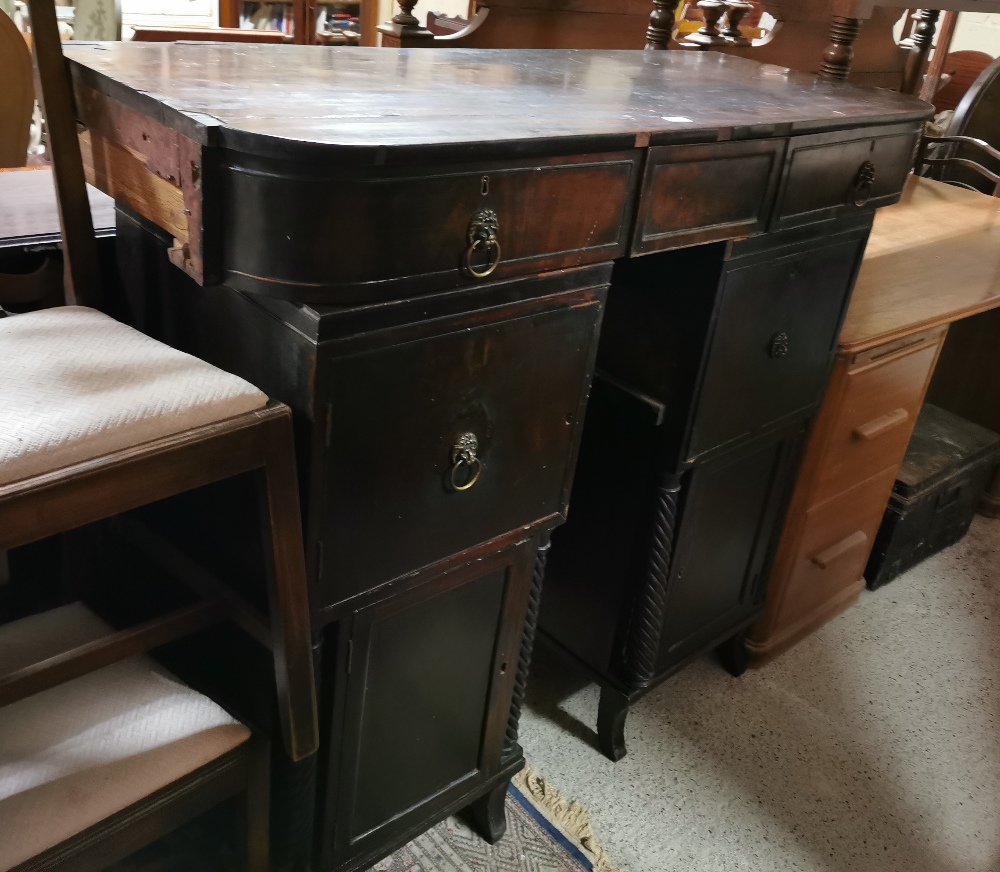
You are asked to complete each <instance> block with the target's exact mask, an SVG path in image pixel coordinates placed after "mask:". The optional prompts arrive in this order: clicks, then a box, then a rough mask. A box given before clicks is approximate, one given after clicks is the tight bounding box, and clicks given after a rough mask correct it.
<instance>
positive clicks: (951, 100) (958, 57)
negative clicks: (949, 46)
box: [933, 51, 993, 112]
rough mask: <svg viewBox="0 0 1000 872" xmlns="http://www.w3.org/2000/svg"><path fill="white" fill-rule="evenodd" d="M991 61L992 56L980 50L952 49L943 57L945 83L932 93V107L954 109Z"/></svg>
mask: <svg viewBox="0 0 1000 872" xmlns="http://www.w3.org/2000/svg"><path fill="white" fill-rule="evenodd" d="M992 62H993V57H992V56H991V55H988V54H986V52H982V51H953V52H949V53H948V56H947V57H946V58H945V59H944V67H943V71H944V74H945V75H947V76H949V77H950V78H949V79H948V82H947V84H945V85H943V86H942V87H941V88H939V89H938V91H937V93H936V94H935V95H934V100H933V102H934V108H935V109H936V110H937V111H938V112H945V111H947V110H948V109H956V108H957V107H958V104H959V103H961V102H962V98H963V97H965V95H966V94H967V93H968V92H969V89H970V88H971V87H972V86H973V84H974V83H975V82H976V80H977V79H978V78H979V75H980V73H982V71H983V70H985V69H986V68H987V67H988V66H989V65H990V64H991V63H992Z"/></svg>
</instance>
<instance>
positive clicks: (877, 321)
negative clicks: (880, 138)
mask: <svg viewBox="0 0 1000 872" xmlns="http://www.w3.org/2000/svg"><path fill="white" fill-rule="evenodd" d="M997 306H1000V199H997V198H995V197H988V196H986V195H985V194H979V193H976V192H975V191H967V190H965V189H964V188H959V187H956V186H954V185H946V184H943V183H941V182H935V181H932V180H930V179H920V178H916V177H911V178H910V180H909V182H908V183H907V187H906V190H905V191H904V193H903V198H902V200H900V202H899V203H897V204H896V205H895V206H889V207H887V208H885V209H881V210H880V211H879V213H878V215H877V216H876V218H875V226H874V228H873V229H872V234H871V239H870V240H869V242H868V248H867V250H866V251H865V257H864V261H863V263H862V265H861V272H860V274H859V276H858V282H857V285H856V287H855V289H854V296H853V297H852V298H851V304H850V307H849V308H848V310H847V318H846V320H845V321H844V327H843V330H842V331H841V334H840V348H841V351H843V352H846V353H852V354H853V353H855V352H858V351H862V350H864V349H867V348H872V347H874V346H876V345H881V344H882V343H884V342H887V341H890V340H892V339H897V338H901V337H904V336H906V335H908V334H910V333H915V332H917V331H919V330H924V329H926V328H928V327H935V326H938V325H941V324H949V323H951V322H952V321H957V320H958V319H959V318H965V317H968V316H969V315H974V314H976V313H977V312H983V311H986V310H987V309H992V308H995V307H997Z"/></svg>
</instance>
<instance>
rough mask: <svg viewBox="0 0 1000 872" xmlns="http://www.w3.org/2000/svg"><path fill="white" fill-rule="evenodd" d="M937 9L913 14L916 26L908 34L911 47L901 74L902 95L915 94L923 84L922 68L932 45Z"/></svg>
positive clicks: (918, 11)
mask: <svg viewBox="0 0 1000 872" xmlns="http://www.w3.org/2000/svg"><path fill="white" fill-rule="evenodd" d="M940 15H941V11H940V10H939V9H918V10H917V11H916V12H915V13H914V14H913V20H914V21H915V22H916V24H915V25H914V26H913V32H912V33H911V34H910V44H911V45H912V46H913V48H912V50H911V52H910V56H909V57H908V58H907V59H906V70H905V72H904V73H903V84H902V86H901V87H900V89H899V90H900V91H902V92H903V93H904V94H916V93H917V92H918V91H919V90H920V85H921V83H922V82H923V77H924V68H925V67H926V66H927V57H928V55H929V54H930V53H931V47H932V46H933V45H934V34H935V33H936V32H937V22H938V17H939V16H940Z"/></svg>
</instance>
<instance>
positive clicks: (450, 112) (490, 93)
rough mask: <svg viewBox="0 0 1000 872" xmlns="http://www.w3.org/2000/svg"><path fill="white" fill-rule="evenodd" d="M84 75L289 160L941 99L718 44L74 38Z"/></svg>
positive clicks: (626, 142) (158, 110) (856, 112)
mask: <svg viewBox="0 0 1000 872" xmlns="http://www.w3.org/2000/svg"><path fill="white" fill-rule="evenodd" d="M66 54H67V56H68V57H69V58H70V60H71V61H76V63H71V67H72V71H73V76H74V80H75V82H76V84H77V87H79V86H80V85H85V86H87V87H90V88H92V89H94V90H97V91H100V92H101V93H103V94H106V95H108V96H111V97H113V98H115V99H118V100H120V101H121V102H123V103H124V104H125V105H128V106H131V107H133V108H136V109H138V110H140V111H142V112H144V113H147V114H149V115H150V116H151V117H153V118H157V119H159V120H161V121H162V123H164V124H167V125H168V126H170V127H173V128H174V129H176V130H178V131H179V132H180V133H182V134H183V135H185V136H188V137H189V138H191V139H194V140H196V141H199V142H202V143H208V142H211V143H213V144H219V145H223V146H229V147H233V148H238V149H240V150H243V151H246V152H249V153H255V154H265V155H266V154H274V153H275V152H276V150H278V151H279V153H280V155H281V156H282V157H286V158H287V157H291V156H293V155H294V154H296V153H302V152H309V151H310V147H312V148H314V147H315V145H316V144H319V145H322V146H327V147H330V146H332V147H337V148H351V149H357V150H358V152H359V153H358V154H357V155H356V157H357V158H358V159H359V160H364V161H365V162H368V161H372V160H374V161H376V162H381V161H384V160H386V159H387V157H388V152H389V151H392V150H393V149H400V148H403V149H407V148H414V147H417V148H419V147H426V146H436V145H438V146H440V145H444V146H447V147H448V150H449V151H450V152H452V153H453V154H457V153H458V152H459V150H460V149H462V148H463V147H466V146H472V145H477V144H478V145H484V146H487V147H488V148H489V150H490V151H491V152H492V153H494V154H498V153H500V152H501V151H502V146H503V145H504V144H508V145H510V146H515V144H523V143H525V142H526V141H532V140H535V141H538V140H544V141H545V142H546V143H547V144H548V145H549V146H550V147H551V146H552V145H553V144H555V143H556V142H558V141H559V140H564V139H579V138H581V137H587V138H595V137H599V138H600V139H601V140H602V145H603V146H604V147H606V148H613V147H616V146H615V144H614V143H618V144H619V146H617V147H628V146H633V145H636V144H639V145H646V144H654V145H655V144H658V143H672V142H686V141H700V142H706V141H708V142H711V141H715V140H720V139H747V138H755V137H761V136H777V135H787V134H790V133H802V132H807V131H817V130H837V129H845V128H858V127H860V126H862V125H864V124H867V123H872V124H875V123H881V122H885V121H887V120H891V121H893V122H905V121H912V120H917V119H923V118H924V117H925V116H926V114H927V108H926V104H924V103H921V102H919V101H917V100H915V99H913V98H912V97H907V96H903V95H900V94H896V93H892V92H888V91H868V90H861V89H853V88H845V87H843V86H842V85H840V84H828V83H823V82H817V81H816V80H815V79H814V78H813V77H812V76H808V75H802V74H798V73H793V72H791V71H789V70H787V69H784V68H780V67H771V66H766V65H761V64H758V63H755V62H753V61H747V60H744V59H742V58H733V57H726V56H724V55H720V54H716V53H712V52H704V53H687V52H640V51H573V50H558V51H546V52H545V53H544V54H543V53H541V52H537V51H504V52H496V51H490V50H481V49H452V50H449V49H413V50H400V51H392V52H388V51H381V50H379V49H376V48H357V47H349V48H343V49H338V48H328V47H322V46H255V45H246V46H239V47H238V49H237V48H234V47H233V46H225V45H219V44H211V43H206V44H204V45H185V44H178V43H174V44H163V45H150V44H135V43H128V42H123V43H105V44H90V45H82V44H81V45H79V46H68V47H67V49H66Z"/></svg>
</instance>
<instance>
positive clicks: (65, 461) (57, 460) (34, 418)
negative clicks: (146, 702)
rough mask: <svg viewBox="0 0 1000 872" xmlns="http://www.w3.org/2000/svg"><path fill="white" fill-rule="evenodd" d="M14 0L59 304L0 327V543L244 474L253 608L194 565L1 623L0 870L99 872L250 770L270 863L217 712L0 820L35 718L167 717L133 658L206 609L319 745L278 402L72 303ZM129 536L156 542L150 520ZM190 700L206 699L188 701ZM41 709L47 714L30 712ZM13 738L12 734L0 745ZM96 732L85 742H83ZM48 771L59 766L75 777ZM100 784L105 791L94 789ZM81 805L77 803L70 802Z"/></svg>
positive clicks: (48, 58)
mask: <svg viewBox="0 0 1000 872" xmlns="http://www.w3.org/2000/svg"><path fill="white" fill-rule="evenodd" d="M31 6H32V8H31V14H32V24H33V29H34V46H35V52H36V62H37V68H38V71H39V80H40V82H41V88H42V96H43V100H44V103H45V108H46V114H47V118H48V122H49V133H50V145H51V149H52V156H53V170H54V175H55V180H56V188H57V192H58V200H59V206H60V215H61V223H62V228H63V243H64V254H65V259H66V266H67V270H66V272H67V290H68V294H69V296H70V299H71V301H72V302H74V303H75V304H76V305H71V306H63V307H58V308H54V309H45V310H42V311H37V312H32V313H29V314H23V315H14V316H11V317H3V318H0V357H2V359H3V361H4V374H3V379H2V380H0V409H2V414H3V427H2V428H0V551H3V550H7V549H10V548H15V547H17V546H21V545H24V544H27V543H30V542H33V541H36V540H39V539H42V538H45V537H49V536H53V535H55V534H58V533H64V532H67V531H71V530H74V529H75V528H78V527H80V526H83V525H86V524H90V523H93V522H95V521H99V520H102V519H107V518H110V517H112V516H116V515H119V514H121V513H123V512H127V511H129V510H131V509H134V508H137V507H139V506H143V505H147V504H150V503H153V502H156V501H158V500H162V499H164V498H167V497H170V496H173V495H176V494H179V493H183V492H186V491H190V490H193V489H195V488H198V487H200V486H202V485H206V484H210V483H213V482H218V481H220V480H223V479H225V478H227V477H231V476H236V475H241V474H244V473H249V474H251V475H253V476H254V477H255V478H256V480H257V482H258V484H259V491H260V495H261V502H262V507H261V518H262V531H263V543H264V560H265V571H266V583H267V596H268V601H269V603H268V604H269V614H268V616H265V615H263V614H262V613H261V612H260V611H258V610H257V609H256V608H255V607H254V606H253V605H251V604H250V603H248V602H247V601H246V600H244V599H243V598H242V597H240V596H238V595H237V594H236V593H235V592H233V591H232V590H230V589H229V588H226V587H225V586H223V585H222V584H221V583H217V582H215V581H214V580H213V579H212V578H211V577H210V576H208V575H207V573H204V572H198V571H194V570H191V571H189V572H187V574H186V575H185V576H184V577H183V578H182V580H183V581H186V582H187V583H188V584H189V585H190V586H191V587H192V589H193V590H195V591H196V592H197V593H198V594H199V596H198V598H197V599H196V601H195V602H194V603H193V604H190V605H186V606H182V607H180V608H178V609H176V610H174V611H171V612H170V613H168V614H166V615H161V616H158V617H154V618H151V619H149V620H146V621H144V622H143V623H140V624H138V625H136V626H131V627H128V628H126V629H120V630H115V629H112V628H111V627H109V626H107V625H104V624H102V623H101V622H100V621H96V619H95V618H94V616H92V615H90V614H88V613H86V612H83V613H81V612H80V610H79V608H78V607H75V606H71V607H70V612H69V613H66V612H65V611H58V612H55V613H51V612H50V613H47V614H42V615H38V616H32V617H31V618H28V619H25V620H28V621H29V622H35V623H33V624H30V625H25V624H23V623H21V622H16V623H13V624H11V623H8V624H6V625H3V627H0V664H2V667H0V669H2V672H0V718H6V720H0V746H2V747H3V751H2V753H0V833H2V836H0V859H3V858H6V860H7V861H9V864H12V866H11V865H8V866H6V867H5V866H4V865H3V863H2V862H0V868H14V869H17V870H19V872H20V870H29V869H30V870H36V869H37V870H41V869H65V870H69V869H74V870H77V869H98V868H103V867H104V866H105V865H106V864H107V863H109V862H112V860H113V859H114V858H115V857H117V856H121V855H122V853H123V852H124V853H128V852H130V851H131V850H134V849H135V848H136V847H138V846H140V845H142V844H146V843H148V842H151V841H153V840H154V839H156V838H158V837H159V836H160V835H161V834H163V833H164V832H166V831H168V830H169V829H171V828H173V827H175V826H177V825H178V824H179V823H181V822H183V821H184V820H185V819H186V818H188V817H191V816H193V815H195V814H198V813H200V812H201V811H202V810H204V809H205V808H207V807H209V806H211V805H213V804H215V803H217V802H218V801H219V800H220V799H222V798H224V797H225V796H228V795H232V794H233V793H235V792H238V791H240V790H245V789H246V787H247V785H248V783H250V779H251V778H253V779H255V782H256V788H255V789H254V790H252V791H251V792H250V794H248V806H249V807H250V808H251V811H252V813H253V814H252V817H253V820H252V822H251V826H250V837H249V838H250V843H251V852H250V853H251V858H252V862H251V868H252V869H253V870H254V872H257V870H261V872H262V870H263V869H264V868H266V861H267V856H266V855H267V846H266V824H265V823H264V821H265V820H266V817H267V814H266V808H264V806H265V799H266V788H261V787H260V782H261V779H262V778H263V777H264V775H263V771H262V770H263V768H264V764H263V762H261V761H262V760H263V759H264V754H263V752H262V751H261V748H260V746H259V744H257V743H255V742H254V740H252V739H251V738H249V735H250V734H249V731H248V730H247V729H246V728H245V727H243V726H242V725H239V724H236V723H235V722H234V721H233V720H232V719H231V718H228V717H225V716H224V713H222V712H221V710H219V709H218V707H215V708H214V709H212V710H211V712H210V714H211V717H208V718H207V720H206V721H199V722H198V723H196V724H194V726H193V727H191V729H190V730H189V732H190V733H191V734H192V735H196V736H197V737H198V738H197V741H192V742H185V741H181V740H180V738H183V737H180V738H176V737H175V739H171V738H170V737H169V736H170V734H169V731H168V733H167V738H164V736H163V734H162V733H156V731H153V732H154V733H156V735H155V737H154V739H153V740H150V741H149V742H146V743H143V742H142V741H140V740H139V739H136V740H135V741H133V742H132V743H131V745H128V746H127V747H129V748H131V750H132V751H134V752H135V753H132V754H130V755H128V761H125V763H126V764H127V765H125V764H123V765H118V764H119V763H123V761H121V760H113V761H111V763H110V764H109V765H108V766H105V765H104V764H105V763H107V762H108V761H106V760H104V759H103V757H101V756H100V755H101V754H102V749H103V748H106V747H107V746H109V744H110V745H119V744H121V743H122V742H123V739H122V736H121V735H120V734H119V733H118V732H113V733H112V734H110V735H104V736H103V738H102V737H101V736H100V735H98V734H97V733H95V732H93V731H91V732H89V733H88V734H87V735H86V736H83V737H81V745H80V747H77V748H75V751H74V753H72V754H70V755H69V756H71V757H75V758H81V757H84V758H85V757H86V755H88V754H97V755H98V759H97V761H96V763H97V764H98V765H95V767H94V768H93V769H92V770H88V771H87V772H82V773H66V772H63V771H62V769H61V768H60V766H58V765H53V766H50V767H48V769H49V770H51V771H52V772H54V774H55V775H57V776H59V779H58V780H57V781H55V782H51V783H52V789H51V790H48V791H46V790H44V789H42V790H41V793H42V794H46V793H47V794H48V795H49V798H50V800H51V802H50V803H48V804H45V803H43V810H45V809H47V810H48V811H49V812H51V814H53V815H55V818H59V819H60V820H61V819H62V818H67V817H70V818H71V823H72V825H71V826H70V827H69V829H68V830H67V828H66V827H65V826H62V825H60V826H58V827H57V826H55V825H54V824H53V825H51V826H50V825H48V824H47V823H46V821H47V820H48V818H46V817H44V815H43V816H42V817H39V815H40V814H42V811H39V810H37V809H36V811H35V812H32V813H30V814H29V815H28V818H27V820H28V821H29V823H32V826H30V827H29V826H28V825H27V824H25V825H24V827H21V828H20V829H17V828H15V829H12V828H10V827H6V826H4V825H3V820H4V818H3V816H2V815H3V814H6V815H8V818H7V819H8V820H21V819H22V818H19V817H18V814H21V812H18V811H17V808H18V807H19V806H20V805H21V803H28V802H32V801H36V800H37V795H38V794H39V790H40V788H39V786H38V785H36V784H33V783H32V782H31V780H30V778H28V776H27V775H26V774H25V773H28V774H29V775H30V773H31V772H32V771H34V770H37V769H38V767H37V766H34V767H33V765H32V764H34V763H36V762H37V761H38V760H39V759H42V760H48V761H49V762H50V763H51V762H52V761H53V760H54V759H55V758H56V757H58V755H57V754H53V752H52V750H51V749H52V747H53V743H58V742H59V741H60V740H61V739H64V738H65V737H64V736H60V735H59V734H58V732H57V733H51V731H50V738H51V740H52V741H51V742H46V741H45V740H44V739H45V736H44V735H39V727H38V725H39V724H45V723H46V722H47V720H51V722H52V723H55V724H63V725H65V726H66V728H67V730H69V731H70V732H71V733H72V728H73V727H74V726H76V725H78V724H79V722H80V719H81V718H85V717H86V713H87V712H88V711H90V712H92V711H93V710H94V708H95V707H96V708H98V709H104V708H107V707H109V706H110V707H111V708H114V707H115V706H116V705H118V703H116V702H114V700H112V699H111V696H109V694H111V693H112V690H114V691H115V692H116V693H119V695H120V696H121V700H120V702H121V705H122V706H124V707H126V708H127V707H128V705H130V704H131V703H130V701H134V700H135V699H136V698H137V695H138V696H142V695H143V694H145V695H146V696H148V697H149V698H150V704H151V705H153V706H154V707H156V706H160V707H166V708H170V710H171V711H173V708H172V707H171V706H167V704H166V702H164V700H163V699H162V698H161V697H162V696H164V695H165V696H167V697H169V698H170V699H174V698H175V697H176V696H177V695H178V694H181V695H183V693H182V691H181V690H178V689H177V687H178V686H177V685H176V683H171V684H170V686H169V692H168V693H165V694H158V692H156V691H155V687H154V689H153V690H150V689H149V688H150V686H151V685H154V686H159V688H160V690H163V687H162V685H163V682H170V679H169V678H166V677H164V676H163V675H162V674H161V673H159V672H157V670H156V669H155V667H154V666H153V665H152V664H151V662H150V661H147V660H143V659H140V660H135V659H134V658H135V657H136V655H141V654H143V653H144V652H146V651H148V650H150V649H153V648H155V647H158V646H160V645H163V644H165V643H167V642H169V641H172V640H175V639H179V638H181V637H182V636H185V635H187V634H190V633H193V632H196V631H198V630H201V629H204V628H206V627H209V626H211V625H212V624H214V623H216V622H218V621H221V620H227V619H232V620H234V621H236V622H237V623H238V624H239V625H240V626H242V627H243V628H244V629H245V630H247V632H249V633H250V634H251V635H252V636H253V637H254V638H255V639H257V640H258V641H259V642H261V643H262V644H264V645H266V646H268V647H269V648H270V649H271V651H272V655H273V663H274V673H275V679H276V684H277V688H278V694H279V700H278V713H279V718H280V723H281V728H282V733H283V736H284V742H285V746H286V748H287V751H288V754H289V755H290V756H291V757H292V758H293V759H294V760H300V759H302V758H303V757H305V756H307V755H309V754H311V753H313V752H314V751H315V750H316V747H317V744H318V726H317V717H316V700H315V686H314V680H313V668H312V644H311V634H310V625H309V617H310V616H309V607H308V601H307V591H306V578H305V566H304V558H303V550H302V536H301V523H300V519H299V505H298V493H297V486H296V478H295V465H294V455H293V448H292V434H291V417H290V412H289V410H288V409H287V407H285V406H283V405H281V404H279V403H274V402H269V401H268V399H267V397H266V396H265V395H264V394H262V393H261V392H260V391H258V390H257V389H256V388H254V387H253V386H252V385H250V384H248V383H247V382H245V381H243V380H242V379H239V378H237V377H235V376H232V375H230V374H228V373H225V372H222V371H221V370H218V369H216V368H215V367H212V366H210V365H209V364H206V363H204V362H202V361H199V360H197V359H195V358H192V357H190V356H188V355H185V354H182V353H180V352H178V351H175V350H173V349H171V348H168V347H167V346H164V345H162V344H160V343H158V342H156V341H154V340H152V339H150V338H148V337H146V336H143V335H142V334H140V333H138V332H137V331H134V330H132V329H131V328H129V327H126V326H124V325H122V324H119V323H118V322H116V321H114V320H113V319H111V318H109V317H108V316H106V315H104V314H102V313H101V312H100V311H97V310H96V309H93V308H87V307H86V306H85V305H82V304H87V303H90V304H93V303H95V302H99V301H100V300H101V296H102V293H101V292H102V285H101V282H100V273H99V265H98V259H97V250H96V243H95V238H94V232H93V226H92V219H91V214H90V208H89V203H88V198H87V192H86V186H85V183H84V176H83V165H82V161H81V156H80V150H79V142H78V140H77V133H76V123H75V116H74V112H73V102H72V101H73V94H72V89H71V85H70V80H69V75H68V70H67V67H66V64H65V62H64V60H63V57H62V51H61V46H60V41H59V35H58V30H57V24H56V15H55V8H54V3H53V0H33V2H32V4H31ZM138 538H139V540H150V541H152V542H153V544H154V545H156V544H157V542H156V537H155V535H154V534H152V533H150V532H148V531H146V532H145V534H144V535H142V536H139V537H138ZM174 563H175V564H177V563H178V561H174ZM179 563H180V566H181V568H182V569H188V568H189V567H187V566H186V565H185V564H184V563H183V561H180V562H179ZM173 568H176V566H174V567H173ZM26 626H27V628H26ZM36 643H37V644H36ZM11 652H13V653H12V654H11ZM129 658H133V659H129ZM235 665H236V664H234V666H235ZM108 668H110V669H112V670H118V671H119V672H122V671H123V670H124V671H125V672H128V671H129V670H131V671H132V673H134V674H132V676H131V678H129V677H128V676H126V675H124V674H121V675H119V676H118V677H117V678H115V677H114V675H115V674H117V673H113V674H112V677H111V678H110V679H109V678H108V675H109V673H108V672H107V669H108ZM126 679H127V680H126ZM115 689H116V690H115ZM191 693H193V691H192V692H191ZM109 700H110V701H109ZM188 702H189V704H195V703H197V705H198V706H203V707H204V706H209V707H210V706H211V703H210V702H209V701H208V700H207V699H206V698H204V697H201V696H200V695H198V694H194V697H192V698H190V699H189V700H188ZM39 707H41V708H39ZM50 707H51V708H50ZM187 707H190V705H188V706H187ZM180 709H181V710H185V706H184V705H181V706H180ZM50 711H54V712H56V713H57V714H56V715H54V716H53V717H52V718H47V713H48V712H50ZM39 712H40V713H39ZM32 713H34V714H32ZM81 713H82V714H81ZM168 714H169V712H168ZM168 719H169V718H168ZM175 726H176V725H175ZM217 734H222V735H224V737H225V738H224V740H223V738H220V736H219V735H217ZM12 736H21V737H23V738H24V741H23V742H22V741H20V740H18V741H17V742H15V743H14V744H13V745H8V744H7V743H8V742H12V741H14V740H13V739H12ZM206 736H207V737H213V738H212V740H211V741H208V740H207V739H206ZM95 738H96V739H99V740H100V741H97V743H96V745H94V744H93V741H92V740H95ZM83 740H86V741H83ZM59 747H65V746H64V745H63V746H59ZM69 747H70V748H71V749H73V748H74V745H73V743H70V746H69ZM39 755H40V756H39ZM151 761H153V762H151ZM154 764H155V765H154ZM63 776H66V777H71V776H72V777H75V778H76V779H77V782H78V783H77V782H74V783H75V784H76V785H77V786H76V787H74V786H73V784H74V783H69V782H64V781H63ZM154 776H156V778H159V781H157V780H156V778H154ZM164 777H166V780H165V781H164ZM81 778H82V779H83V781H82V782H79V779H81ZM26 779H27V780H26ZM104 779H110V780H111V782H110V786H109V787H107V789H106V790H104V791H103V794H102V789H103V788H102V784H103V782H104ZM11 783H13V785H14V787H13V788H11V787H10V784H11ZM67 784H68V785H69V787H68V788H67V789H63V787H64V786H66V785H67ZM4 785H7V787H6V788H5V786H4ZM80 785H83V787H81V786H80ZM105 786H106V785H105ZM5 790H6V792H7V794H9V795H7V796H6V798H4V791H5ZM81 790H82V791H83V793H82V794H81V792H80V791H81ZM99 795H100V796H103V799H101V798H100V796H99ZM95 797H96V798H95ZM80 798H83V799H84V800H85V801H83V802H77V803H75V804H74V803H70V804H69V805H67V800H70V799H80ZM91 800H92V801H91ZM123 802H124V805H123V804H122V803H123ZM12 809H13V810H12ZM109 814H110V815H111V816H110V817H109V816H108V815H109ZM95 816H96V818H95ZM55 818H53V819H55ZM261 828H263V829H261ZM22 830H23V831H22ZM29 830H30V832H29ZM32 840H34V841H32ZM18 846H19V847H18ZM39 850H42V855H41V856H38V857H36V858H35V859H27V860H26V859H25V858H24V857H23V856H22V854H23V853H24V852H25V851H28V852H31V851H36V852H37V851H39ZM18 852H20V853H18Z"/></svg>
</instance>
